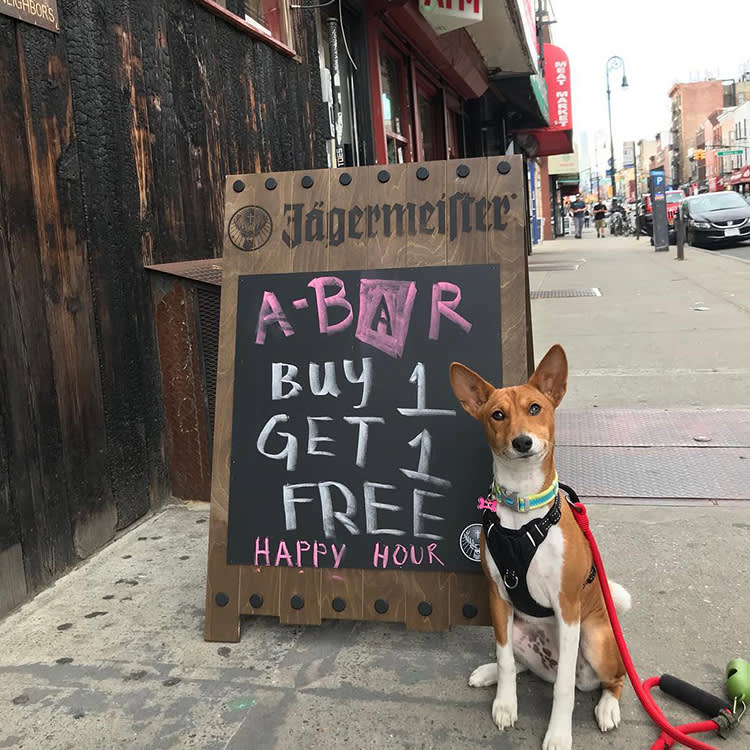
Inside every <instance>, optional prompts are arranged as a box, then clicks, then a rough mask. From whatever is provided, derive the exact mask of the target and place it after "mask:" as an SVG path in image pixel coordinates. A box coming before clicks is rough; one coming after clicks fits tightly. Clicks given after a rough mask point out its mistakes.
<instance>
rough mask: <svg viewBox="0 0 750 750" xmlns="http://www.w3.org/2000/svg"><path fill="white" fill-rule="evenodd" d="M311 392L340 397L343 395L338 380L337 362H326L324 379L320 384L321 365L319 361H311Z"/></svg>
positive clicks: (315, 394) (318, 394)
mask: <svg viewBox="0 0 750 750" xmlns="http://www.w3.org/2000/svg"><path fill="white" fill-rule="evenodd" d="M308 369H309V373H310V392H311V393H312V395H313V396H333V397H334V398H338V396H340V395H341V389H340V388H339V386H338V383H337V382H336V363H335V362H326V363H325V364H324V366H323V369H324V373H325V375H324V380H323V385H321V384H320V365H319V364H318V363H317V362H310V367H309V368H308Z"/></svg>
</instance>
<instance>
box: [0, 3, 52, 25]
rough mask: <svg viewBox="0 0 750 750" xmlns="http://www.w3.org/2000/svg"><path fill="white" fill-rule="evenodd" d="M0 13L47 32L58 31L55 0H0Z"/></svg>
mask: <svg viewBox="0 0 750 750" xmlns="http://www.w3.org/2000/svg"><path fill="white" fill-rule="evenodd" d="M0 13H3V14H5V15H6V16H12V17H13V18H18V19H19V20H21V21H25V22H26V23H31V24H34V26H39V27H40V28H42V29H47V30H48V31H55V32H58V31H60V19H59V16H58V14H57V0H0Z"/></svg>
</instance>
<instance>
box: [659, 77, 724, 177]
mask: <svg viewBox="0 0 750 750" xmlns="http://www.w3.org/2000/svg"><path fill="white" fill-rule="evenodd" d="M724 93H725V92H724V84H723V83H722V82H721V81H718V80H713V81H697V82H695V83H676V84H675V85H674V86H672V88H671V90H670V92H669V98H670V99H671V100H672V125H671V134H672V144H673V149H672V164H671V166H672V174H673V175H674V178H673V182H674V184H675V185H683V184H685V183H687V182H689V181H690V178H691V170H692V165H691V163H690V161H689V160H688V153H687V152H688V149H690V148H695V134H696V131H697V130H698V126H699V125H701V124H702V123H703V122H704V121H705V119H706V117H707V116H708V115H709V114H710V113H711V112H714V111H715V110H717V109H721V108H722V107H723V106H725V102H724Z"/></svg>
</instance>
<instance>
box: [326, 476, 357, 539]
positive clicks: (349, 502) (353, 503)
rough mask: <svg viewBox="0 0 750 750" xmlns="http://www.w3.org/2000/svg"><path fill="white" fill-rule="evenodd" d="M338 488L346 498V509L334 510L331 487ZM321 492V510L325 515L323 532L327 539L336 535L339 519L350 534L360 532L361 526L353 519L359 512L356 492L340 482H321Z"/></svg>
mask: <svg viewBox="0 0 750 750" xmlns="http://www.w3.org/2000/svg"><path fill="white" fill-rule="evenodd" d="M334 487H335V488H336V489H337V490H338V491H339V492H340V493H341V494H342V495H343V496H344V499H345V500H346V510H345V511H343V512H342V511H340V510H334V509H333V499H332V497H331V489H332V488H334ZM318 492H319V493H320V510H321V513H322V515H323V532H324V533H325V535H326V539H333V538H334V537H335V536H336V529H335V522H336V521H338V522H339V523H340V524H341V525H342V526H343V527H344V528H345V529H346V530H347V531H348V532H349V533H350V534H359V528H358V526H357V524H356V523H354V521H353V520H352V519H353V518H354V516H355V515H356V514H357V499H356V498H355V497H354V493H353V492H352V491H351V490H350V489H349V488H348V487H347V486H346V485H343V484H341V483H340V482H320V483H319V484H318Z"/></svg>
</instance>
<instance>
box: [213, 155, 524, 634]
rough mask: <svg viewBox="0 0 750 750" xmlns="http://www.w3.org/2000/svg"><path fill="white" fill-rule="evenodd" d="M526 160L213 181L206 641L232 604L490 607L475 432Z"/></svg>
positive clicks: (463, 614)
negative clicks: (460, 369) (217, 219)
mask: <svg viewBox="0 0 750 750" xmlns="http://www.w3.org/2000/svg"><path fill="white" fill-rule="evenodd" d="M523 174H524V172H523V162H522V159H521V157H517V156H513V157H496V158H490V159H486V158H480V159H468V160H464V161H452V162H428V163H424V164H405V165H389V166H387V167H363V168H357V169H350V170H347V171H343V170H306V171H303V172H287V173H276V174H261V175H238V176H232V177H230V178H228V180H227V187H226V206H225V208H226V210H225V226H224V278H223V282H222V302H221V324H220V341H219V368H218V383H217V394H216V428H215V437H214V465H213V480H212V498H211V523H210V532H209V533H210V538H209V556H208V583H207V595H206V633H205V635H206V638H207V639H209V640H226V641H232V640H237V639H238V637H239V618H240V616H241V615H272V616H277V617H279V618H280V619H281V621H282V622H287V623H306V624H318V623H320V622H321V620H322V619H324V618H337V619H376V620H385V621H395V622H405V623H406V624H407V626H408V627H410V628H412V629H427V630H445V629H447V628H449V627H450V625H451V624H455V623H462V624H472V623H475V624H486V623H488V622H489V613H488V609H487V591H486V585H485V582H484V578H483V575H482V573H481V568H480V564H479V530H480V528H481V527H480V524H479V521H480V519H479V515H478V512H477V510H476V505H477V497H478V496H479V495H481V494H483V493H484V492H485V491H486V488H487V485H488V483H489V480H490V476H491V464H490V456H489V452H488V449H487V446H486V443H485V441H484V438H483V435H482V433H481V429H479V428H478V426H477V424H476V422H474V420H472V419H471V418H470V417H469V416H468V415H467V414H465V413H464V412H463V410H462V409H461V407H460V405H459V404H458V402H457V401H456V399H455V397H454V395H453V393H452V390H451V388H450V384H449V380H448V369H449V366H450V363H451V362H452V361H461V362H464V363H465V364H467V365H468V366H470V367H472V368H473V369H475V370H477V371H479V372H481V373H482V374H483V375H485V376H486V377H487V378H488V379H490V380H492V381H493V382H495V383H497V384H501V383H502V384H506V385H507V384H513V383H518V382H522V381H523V380H524V379H525V378H526V376H527V375H528V357H527V335H526V334H527V325H528V312H527V299H528V276H527V267H526V257H527V256H526V228H525V216H526V206H525V199H524V187H523Z"/></svg>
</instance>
